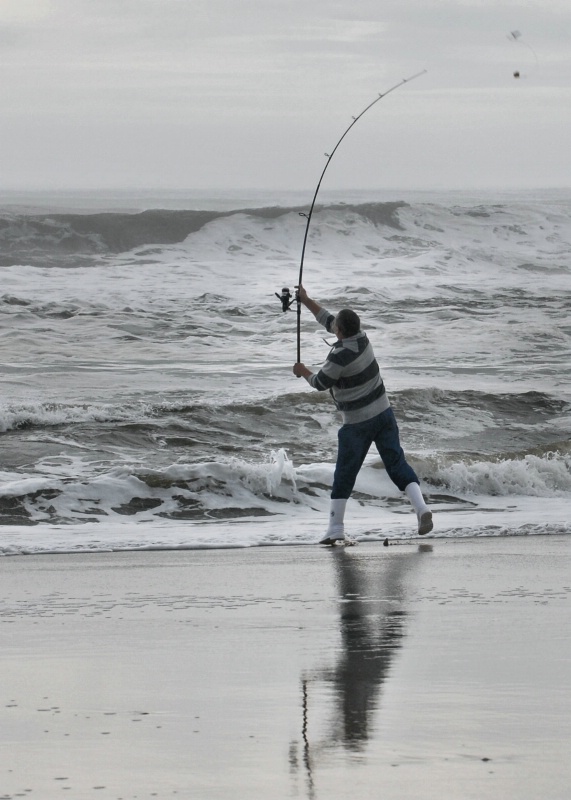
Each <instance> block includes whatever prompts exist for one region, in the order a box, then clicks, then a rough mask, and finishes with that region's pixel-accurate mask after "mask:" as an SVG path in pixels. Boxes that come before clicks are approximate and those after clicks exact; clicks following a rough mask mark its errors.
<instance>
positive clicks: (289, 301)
mask: <svg viewBox="0 0 571 800" xmlns="http://www.w3.org/2000/svg"><path fill="white" fill-rule="evenodd" d="M425 73H426V70H425V69H423V70H422V72H417V73H416V74H415V75H411V76H410V78H403V79H402V81H399V82H398V83H395V85H394V86H391V88H390V89H387V91H386V92H382V93H379V96H378V97H376V98H375V99H374V100H373V102H372V103H369V105H368V106H367V107H366V108H364V109H363V111H361V113H360V114H359V115H358V116H356V117H353V121H352V122H351V124H350V125H349V126H348V127H347V128H346V130H345V131H344V132H343V135H342V136H341V138H340V139H339V141H338V142H337V144H336V145H335V147H334V148H333V150H332V151H331V153H325V157H326V158H327V161H326V162H325V166H324V168H323V171H322V173H321V175H320V177H319V181H318V183H317V187H316V189H315V193H314V195H313V201H312V203H311V207H310V209H309V213H308V214H306V213H305V212H304V211H300V212H299V216H300V217H305V218H306V220H307V222H306V225H305V235H304V237H303V246H302V248H301V262H300V265H299V277H298V281H297V286H296V293H295V295H292V293H291V292H290V290H289V289H288V288H287V287H285V288H283V289H282V292H281V294H278V293H277V292H276V297H277V298H278V300H280V302H281V304H282V311H289V309H290V307H291V306H292V305H293V303H294V301H296V302H297V361H298V362H300V361H301V300H300V298H299V291H298V290H299V287H300V286H301V285H302V279H303V262H304V258H305V248H306V245H307V237H308V235H309V226H310V225H311V218H312V216H313V210H314V208H315V202H316V200H317V195H318V194H319V190H320V188H321V183H322V181H323V178H324V176H325V173H326V172H327V168H328V166H329V164H330V163H331V159H332V158H333V156H334V155H335V153H336V152H337V150H338V148H339V146H340V144H341V142H342V141H343V139H344V138H345V137H346V136H347V134H348V133H349V131H350V130H351V128H352V127H353V126H354V125H356V124H357V122H359V120H360V119H361V117H362V116H363V115H364V114H366V113H367V111H368V110H369V109H370V108H372V107H373V106H374V105H376V104H377V103H378V102H379V100H382V99H383V97H386V96H387V95H388V94H390V93H391V92H394V91H395V90H396V89H398V88H400V87H401V86H404V84H405V83H410V82H411V81H413V80H414V79H415V78H419V77H420V76H421V75H424V74H425Z"/></svg>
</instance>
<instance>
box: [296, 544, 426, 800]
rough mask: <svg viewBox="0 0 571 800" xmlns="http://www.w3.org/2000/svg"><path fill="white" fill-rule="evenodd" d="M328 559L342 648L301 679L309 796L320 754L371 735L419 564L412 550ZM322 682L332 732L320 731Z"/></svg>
mask: <svg viewBox="0 0 571 800" xmlns="http://www.w3.org/2000/svg"><path fill="white" fill-rule="evenodd" d="M431 550H432V548H431V547H430V545H421V546H420V547H419V550H418V552H427V551H431ZM332 557H333V559H334V561H333V567H334V569H335V574H336V579H337V588H338V592H339V611H340V617H339V626H340V634H341V644H342V647H341V652H340V655H339V657H338V660H337V664H336V665H335V666H334V667H333V668H331V669H324V670H318V671H317V672H316V673H314V674H313V675H311V676H309V675H308V676H305V677H304V678H303V679H302V708H303V727H302V737H303V742H304V755H303V761H304V765H305V771H306V774H307V780H308V788H309V797H310V798H313V797H314V789H315V786H314V775H313V770H314V763H315V758H316V756H317V755H318V753H319V752H323V751H324V750H329V749H330V748H331V747H332V746H335V745H339V744H341V745H342V746H343V747H345V748H346V749H348V750H351V751H360V750H363V749H364V748H365V746H366V744H367V742H368V741H369V740H371V739H372V738H373V730H372V727H371V723H372V718H373V716H374V713H375V711H376V710H377V708H378V704H379V694H380V690H381V687H382V685H383V683H384V681H385V680H387V678H388V675H389V670H390V668H391V665H392V662H393V658H394V655H395V652H396V651H397V650H398V649H399V648H400V647H401V645H402V641H403V638H404V636H405V622H406V610H405V608H404V604H405V597H406V593H405V582H406V580H407V574H408V573H409V572H410V570H411V569H415V567H416V566H417V564H418V553H417V552H411V551H409V552H406V553H394V554H391V555H390V556H389V557H388V558H387V557H386V551H385V555H384V556H383V557H382V558H379V559H378V560H377V559H372V558H371V555H370V553H367V554H366V555H361V554H359V553H356V552H355V551H354V550H351V551H347V550H345V549H340V548H339V549H334V550H333V551H332ZM324 684H327V685H331V686H333V688H334V697H335V711H334V718H333V731H331V728H330V727H328V728H327V730H324V729H323V714H321V715H320V714H319V706H320V703H319V700H320V699H321V698H323V697H324V696H325V697H327V696H328V695H329V693H328V692H324V691H323V685H324ZM327 716H329V714H327ZM319 717H321V720H320V718H319ZM320 722H321V725H320Z"/></svg>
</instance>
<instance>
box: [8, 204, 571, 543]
mask: <svg viewBox="0 0 571 800" xmlns="http://www.w3.org/2000/svg"><path fill="white" fill-rule="evenodd" d="M257 200H259V201H260V203H259V204H258V203H257V202H256V201H257ZM329 200H330V202H327V201H326V202H325V203H324V205H323V206H322V207H320V208H319V210H318V211H317V213H316V214H315V215H314V218H313V222H312V227H311V233H310V239H309V243H308V248H307V251H306V259H305V272H304V282H305V285H306V286H307V288H308V290H309V291H310V293H311V294H312V296H314V297H315V298H316V299H318V300H319V301H321V302H322V303H323V304H324V305H326V306H327V307H328V308H330V309H331V310H332V311H335V310H338V309H339V308H341V307H343V306H351V307H353V308H355V310H356V311H357V312H358V313H359V314H360V315H361V317H362V320H363V325H364V328H365V329H366V330H367V332H368V334H369V336H370V339H371V341H372V343H373V346H374V348H375V351H376V354H377V357H378V359H379V362H380V365H381V371H382V374H383V377H384V379H385V383H386V385H387V389H388V392H389V396H390V398H391V402H392V404H393V406H394V408H395V412H396V414H397V418H398V420H399V425H400V428H401V438H402V442H403V446H404V448H405V451H406V452H407V455H408V456H409V459H410V461H411V463H412V464H413V466H414V467H415V469H416V470H417V472H418V474H419V476H420V477H421V479H422V482H423V489H424V491H425V493H426V494H428V495H429V497H430V501H431V503H432V505H433V506H434V509H435V511H436V514H435V522H436V526H435V535H437V536H464V535H480V534H491V535H493V534H496V535H497V534H518V533H519V534H521V533H549V532H557V533H561V532H566V531H569V530H570V523H569V521H568V518H569V501H570V499H571V469H570V468H571V433H570V431H571V320H570V307H571V191H570V192H569V193H565V192H557V193H543V194H534V195H533V194H520V195H513V194H512V195H503V196H493V195H491V194H487V195H484V194H482V195H480V196H462V195H460V194H458V193H451V194H449V195H446V194H438V195H436V194H435V195H430V194H417V195H408V196H407V195H403V196H402V197H393V198H387V197H381V196H380V195H379V196H378V197H375V196H374V195H372V194H371V193H368V194H367V195H364V194H363V195H358V194H355V195H354V196H353V197H351V200H350V202H348V203H341V202H338V201H336V200H335V198H329ZM2 201H3V205H2V209H1V213H0V265H1V266H0V274H1V276H2V289H1V290H0V362H1V364H2V371H3V396H2V401H1V404H0V431H1V460H0V553H1V552H3V553H14V552H35V551H48V550H54V549H55V550H74V549H96V550H97V549H107V548H133V547H225V546H240V545H259V544H270V543H279V544H287V543H309V542H313V541H315V539H316V538H317V536H318V535H319V534H320V533H321V531H322V528H323V526H324V520H325V516H326V511H327V508H328V494H329V486H330V483H331V478H332V472H333V464H334V459H335V450H336V433H337V428H338V417H337V414H336V412H335V409H334V408H333V406H332V403H331V400H330V397H329V395H328V394H327V393H324V394H319V393H317V392H314V391H312V390H311V389H310V388H309V387H308V386H307V384H306V382H305V381H301V380H297V379H296V378H295V377H293V375H292V374H291V366H292V364H293V362H294V360H295V354H296V347H295V314H293V313H288V314H283V313H282V312H281V308H280V304H279V302H278V301H277V299H276V298H275V296H274V292H276V291H278V292H279V291H280V290H281V288H282V286H286V285H287V286H290V287H291V288H292V289H293V286H294V284H295V282H296V279H297V274H298V269H299V257H300V251H301V243H302V239H303V233H304V225H305V220H304V219H303V218H302V217H300V216H299V213H298V212H299V211H303V210H307V209H306V207H305V206H304V205H303V199H302V197H301V196H300V197H295V198H293V197H291V196H283V197H281V198H280V197H278V196H276V197H273V198H271V197H267V196H264V197H258V198H257V197H256V196H255V195H251V196H249V197H243V198H237V199H235V200H233V199H232V198H231V197H230V196H228V195H225V196H220V197H218V198H205V197H202V198H199V197H196V198H194V199H193V198H190V199H189V198H183V197H182V196H179V197H175V196H171V197H166V196H165V197H162V198H152V201H151V199H150V198H129V199H126V198H125V197H122V198H118V197H108V198H105V199H101V198H99V199H98V200H97V198H95V199H94V198H86V197H84V198H79V197H75V198H73V197H70V198H65V203H64V201H63V200H61V199H60V201H59V206H60V207H59V208H58V207H57V204H56V203H55V201H54V198H47V197H40V196H37V197H27V198H15V197H3V198H0V203H2ZM64 205H65V207H64ZM88 206H89V207H88ZM74 207H75V208H76V211H75V212H74V211H73V210H72V209H73V208H74ZM153 208H160V210H152V209H153ZM78 209H79V210H78ZM321 333H322V332H321V331H320V330H319V329H318V328H317V326H316V324H315V322H314V320H313V318H312V317H311V315H310V314H309V313H308V312H306V311H305V310H304V313H303V317H302V358H303V360H304V361H305V362H306V363H308V364H311V365H315V366H317V365H319V364H320V363H321V361H323V360H324V358H325V356H326V354H327V345H326V344H325V343H324V342H323V339H322V336H321ZM347 522H348V528H349V532H350V533H353V534H354V535H356V536H357V537H358V538H359V537H360V538H367V539H371V538H373V539H374V538H378V539H384V538H385V537H388V538H389V539H390V538H393V537H398V538H402V537H412V536H413V535H414V533H415V526H414V517H413V515H412V512H411V511H410V508H409V506H408V504H407V503H405V502H403V500H402V498H401V496H400V494H399V492H398V491H397V490H396V489H395V487H393V485H392V484H391V483H390V481H389V480H388V479H387V477H386V475H385V474H384V471H383V470H382V468H381V464H380V462H379V459H378V457H377V456H376V454H375V453H374V452H372V453H371V454H370V456H369V459H368V461H367V463H366V468H365V469H364V470H363V472H362V474H361V477H360V479H359V482H358V484H357V490H356V493H355V495H354V499H353V500H352V501H351V502H350V504H349V506H348V511H347Z"/></svg>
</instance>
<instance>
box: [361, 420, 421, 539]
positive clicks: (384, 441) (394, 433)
mask: <svg viewBox="0 0 571 800" xmlns="http://www.w3.org/2000/svg"><path fill="white" fill-rule="evenodd" d="M379 422H380V427H379V432H378V434H377V436H376V438H375V445H376V448H377V450H378V451H379V455H380V456H381V458H382V460H383V464H384V465H385V469H386V470H387V475H388V476H389V478H390V479H391V480H392V482H393V483H394V484H395V485H396V486H398V488H399V489H400V490H401V492H405V493H406V496H407V497H408V499H409V500H410V502H411V505H412V507H413V508H414V510H415V511H416V517H417V519H418V533H419V535H420V536H423V535H424V534H425V533H430V531H431V530H432V527H433V525H432V512H431V510H430V509H429V507H428V506H427V505H426V502H425V500H424V497H423V496H422V492H421V491H420V482H419V480H418V478H417V476H416V473H415V471H414V470H413V468H412V467H411V466H410V464H409V463H408V462H407V460H406V458H405V455H404V451H403V449H402V447H401V444H400V438H399V429H398V425H397V422H396V419H395V415H394V413H393V410H392V409H391V408H389V409H387V410H386V411H384V412H383V413H382V414H380V415H379Z"/></svg>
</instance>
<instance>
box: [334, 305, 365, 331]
mask: <svg viewBox="0 0 571 800" xmlns="http://www.w3.org/2000/svg"><path fill="white" fill-rule="evenodd" d="M335 322H336V323H337V327H338V328H339V330H340V331H341V333H342V334H343V336H344V337H345V338H347V337H349V336H355V335H356V334H357V333H359V331H360V330H361V320H360V319H359V315H358V314H356V313H355V312H354V311H352V310H351V309H350V308H344V309H342V310H341V311H340V312H339V313H338V314H337V318H336V320H335Z"/></svg>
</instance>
